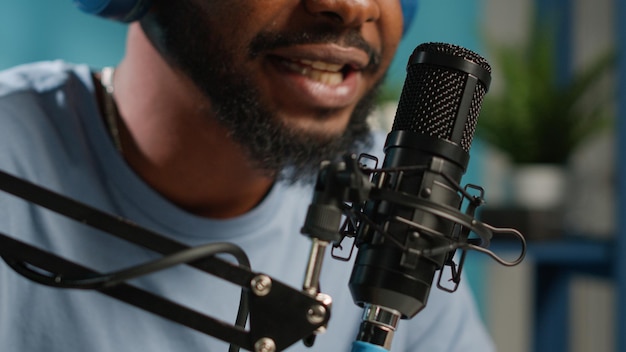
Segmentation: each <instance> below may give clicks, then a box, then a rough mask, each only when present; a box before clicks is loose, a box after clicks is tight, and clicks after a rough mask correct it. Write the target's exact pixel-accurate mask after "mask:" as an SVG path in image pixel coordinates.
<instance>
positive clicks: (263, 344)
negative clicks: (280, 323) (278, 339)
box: [254, 337, 276, 352]
mask: <svg viewBox="0 0 626 352" xmlns="http://www.w3.org/2000/svg"><path fill="white" fill-rule="evenodd" d="M254 351H255V352H276V343H275V342H274V340H272V339H270V338H269V337H263V338H260V339H259V340H258V341H257V342H256V343H255V344H254Z"/></svg>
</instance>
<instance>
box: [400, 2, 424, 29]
mask: <svg viewBox="0 0 626 352" xmlns="http://www.w3.org/2000/svg"><path fill="white" fill-rule="evenodd" d="M400 6H402V17H403V19H404V32H403V34H406V33H407V31H408V30H409V28H411V24H412V23H413V20H414V19H415V16H416V15H417V9H418V8H419V0H400Z"/></svg>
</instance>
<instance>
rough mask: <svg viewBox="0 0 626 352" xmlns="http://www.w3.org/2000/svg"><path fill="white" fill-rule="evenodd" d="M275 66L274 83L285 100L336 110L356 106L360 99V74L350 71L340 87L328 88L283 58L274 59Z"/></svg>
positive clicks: (331, 86)
mask: <svg viewBox="0 0 626 352" xmlns="http://www.w3.org/2000/svg"><path fill="white" fill-rule="evenodd" d="M271 63H272V65H271V66H272V69H271V70H270V72H271V73H272V76H273V78H274V80H273V82H271V83H270V84H271V85H273V86H274V87H273V88H274V90H275V92H279V93H280V94H281V96H282V97H283V99H287V100H289V101H292V102H296V103H298V104H303V105H305V106H307V105H308V106H311V107H315V108H327V109H335V108H343V107H346V106H349V105H351V104H354V103H355V101H356V100H357V98H358V97H357V96H358V87H359V83H360V81H361V75H360V74H359V73H358V72H357V71H352V72H349V73H348V74H347V75H345V76H344V80H343V81H342V82H341V83H339V84H336V85H328V84H324V83H321V82H318V81H315V80H312V79H311V78H309V77H307V76H305V75H302V74H300V73H298V72H294V71H292V70H290V69H288V68H287V67H285V65H283V64H282V62H281V60H280V59H272V60H271ZM275 85H278V86H275Z"/></svg>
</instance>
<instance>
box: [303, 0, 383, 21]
mask: <svg viewBox="0 0 626 352" xmlns="http://www.w3.org/2000/svg"><path fill="white" fill-rule="evenodd" d="M303 2H304V7H305V8H306V10H307V11H308V12H309V13H310V14H312V15H314V16H320V17H325V18H328V19H330V20H332V21H334V22H338V23H340V24H342V25H343V26H346V27H359V26H361V25H362V24H364V23H366V22H373V21H376V20H378V18H379V17H380V5H379V4H378V0H303Z"/></svg>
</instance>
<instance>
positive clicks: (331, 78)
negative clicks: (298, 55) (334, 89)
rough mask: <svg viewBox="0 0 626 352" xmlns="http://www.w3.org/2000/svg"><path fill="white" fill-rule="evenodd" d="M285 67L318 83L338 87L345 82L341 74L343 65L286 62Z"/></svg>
mask: <svg viewBox="0 0 626 352" xmlns="http://www.w3.org/2000/svg"><path fill="white" fill-rule="evenodd" d="M285 65H286V66H287V67H288V68H289V69H290V70H292V71H294V72H298V73H300V74H301V75H303V76H307V77H308V78H310V79H312V80H314V81H316V82H320V83H324V84H328V85H336V84H339V83H341V82H342V81H343V74H342V73H341V72H340V70H341V68H343V65H338V64H331V63H328V62H323V61H312V60H299V61H286V62H285Z"/></svg>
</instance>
